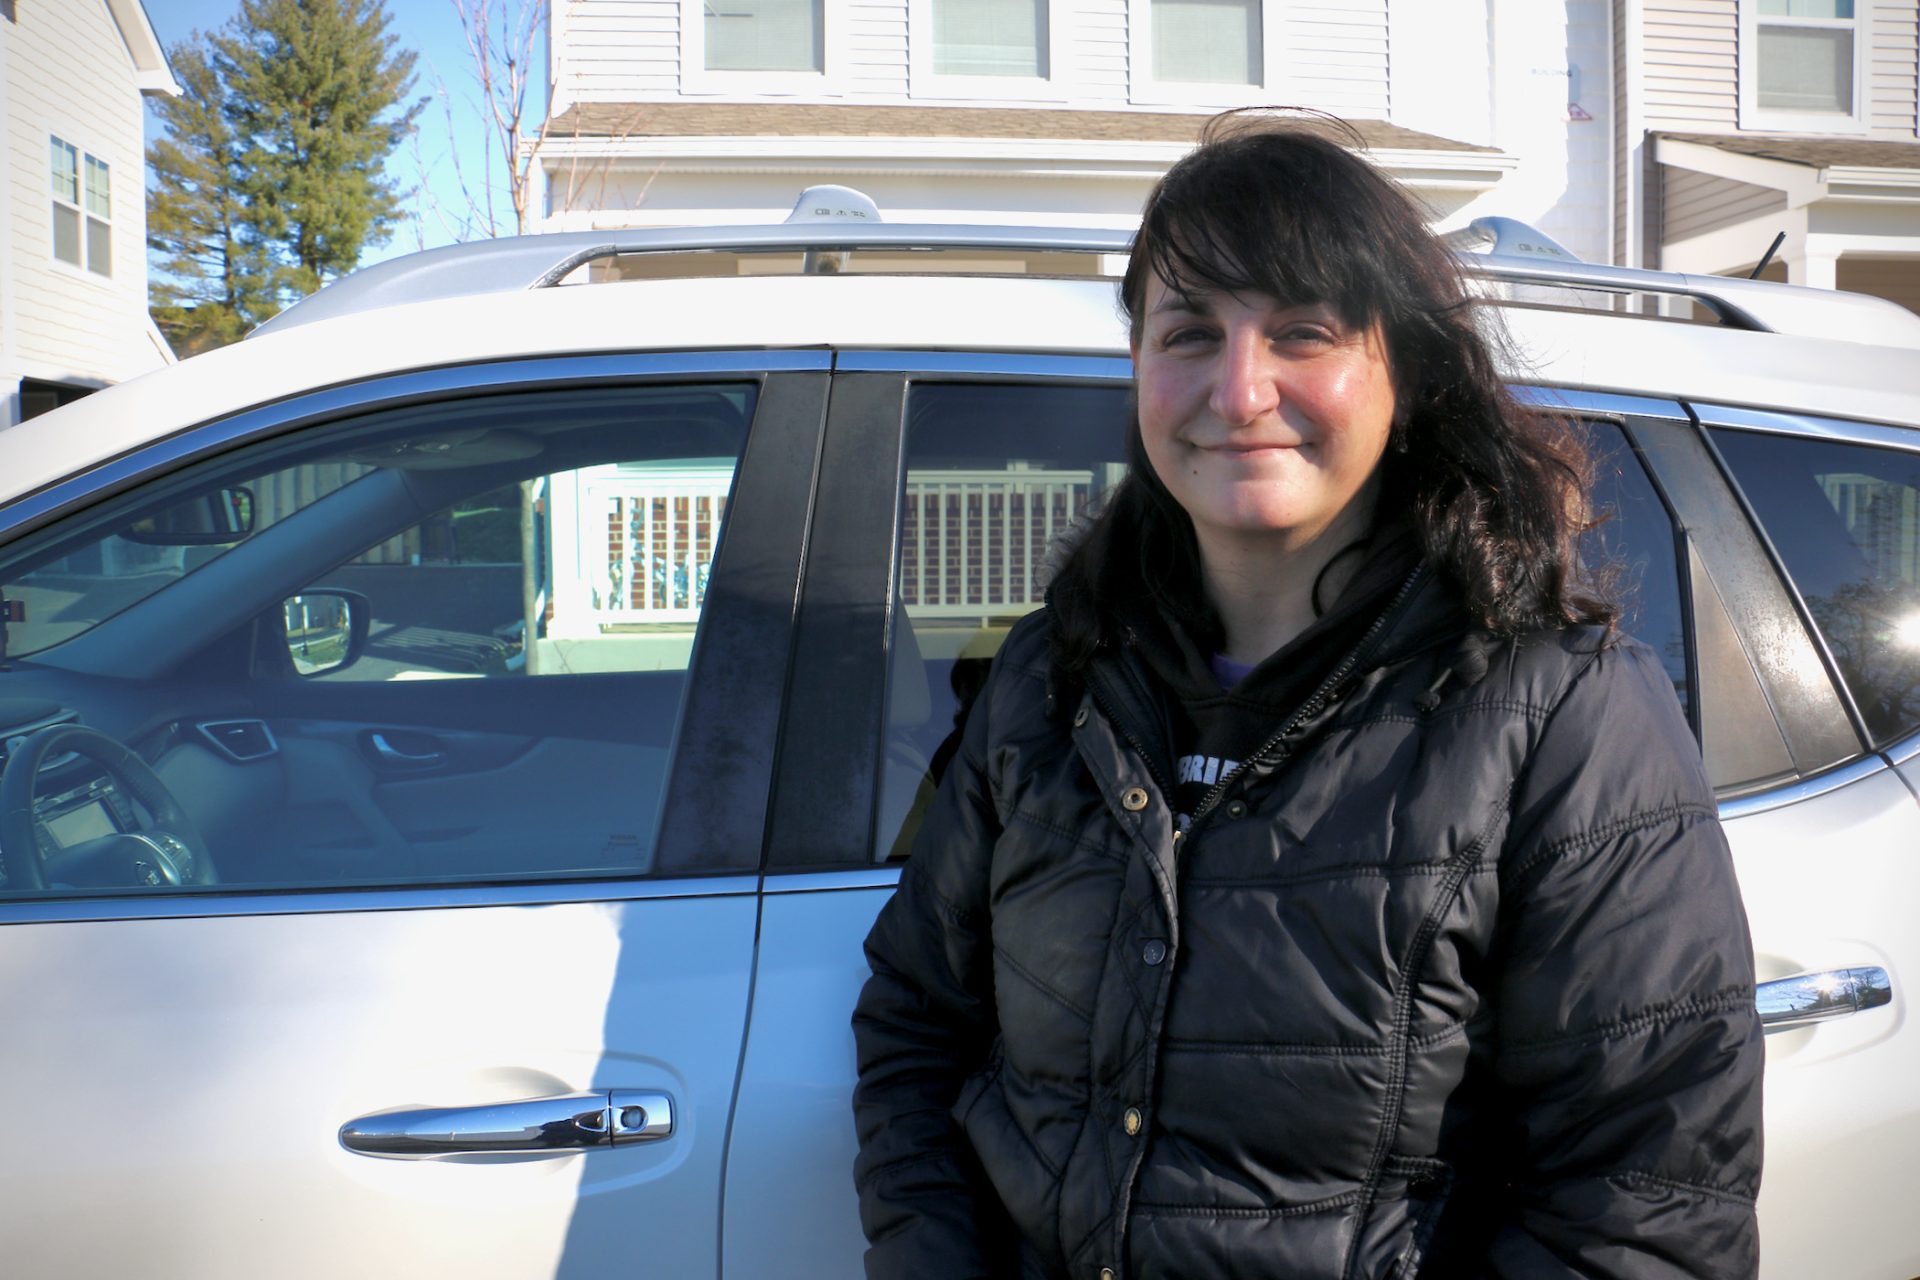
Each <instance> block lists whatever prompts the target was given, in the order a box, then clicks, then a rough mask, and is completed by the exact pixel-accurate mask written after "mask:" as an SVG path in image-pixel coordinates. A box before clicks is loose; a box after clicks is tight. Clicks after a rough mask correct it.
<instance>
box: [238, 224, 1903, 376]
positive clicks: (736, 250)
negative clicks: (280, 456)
mask: <svg viewBox="0 0 1920 1280" xmlns="http://www.w3.org/2000/svg"><path fill="white" fill-rule="evenodd" d="M1443 238H1444V239H1446V240H1447V241H1448V243H1449V244H1450V245H1451V246H1452V247H1453V248H1454V249H1455V251H1456V252H1457V253H1458V254H1459V257H1460V262H1461V265H1462V266H1463V267H1464V268H1465V270H1466V271H1467V273H1468V274H1469V275H1470V276H1474V277H1478V278H1480V279H1484V280H1489V281H1495V282H1499V283H1504V284H1513V285H1536V286H1546V287H1549V288H1554V287H1558V288H1572V289H1594V290H1600V291H1604V292H1608V293H1618V294H1632V293H1643V294H1658V295H1663V296H1671V297H1678V298H1686V299H1688V300H1690V301H1692V302H1695V303H1698V304H1699V305H1701V306H1702V307H1704V308H1706V309H1707V310H1708V311H1709V312H1711V313H1712V314H1713V315H1714V316H1715V318H1717V319H1718V320H1719V322H1720V323H1721V324H1722V325H1725V326H1727V327H1730V328H1736V329H1751V330H1755V331H1759V332H1765V333H1783V334H1794V335H1799V336H1803V337H1819V338H1837V339H1841V340H1844V341H1852V342H1862V343H1869V344H1873V345H1879V346H1901V347H1920V315H1916V314H1915V313H1913V312H1911V311H1909V310H1907V309H1906V308H1905V307H1902V306H1900V305H1898V304H1897V303H1894V302H1890V301H1888V300H1887V299H1885V298H1876V297H1871V296H1868V295H1865V294H1856V293H1840V292H1837V291H1834V290H1831V289H1814V288H1807V287H1805V286H1800V285H1786V284H1777V283H1774V282H1772V281H1765V280H1742V279H1737V278H1734V277H1729V276H1698V275H1682V274H1680V273H1677V272H1670V271H1649V270H1644V269H1641V268H1636V267H1614V266H1608V265H1606V264H1604V263H1596V262H1582V261H1581V260H1580V259H1578V258H1576V257H1575V256H1574V255H1573V254H1572V253H1570V252H1568V251H1567V250H1566V249H1565V248H1563V247H1562V246H1560V245H1559V244H1557V243H1555V242H1554V241H1553V240H1552V238H1551V237H1549V236H1547V235H1545V234H1544V233H1542V232H1540V231H1538V230H1537V229H1535V228H1533V227H1530V226H1528V225H1527V224H1525V223H1523V222H1519V221H1516V220H1514V219H1511V218H1477V219H1475V220H1474V221H1473V222H1472V223H1470V224H1469V225H1468V226H1467V227H1466V228H1464V229H1462V230H1460V231H1455V232H1451V233H1448V234H1447V235H1446V236H1445V237H1443ZM1475 243H1480V244H1490V247H1491V252H1485V253H1476V252H1472V251H1471V247H1472V246H1473V245H1474V244H1475ZM1132 245H1133V232H1131V231H1123V230H1117V229H1110V228H1090V227H1007V226H990V225H953V224H926V223H899V222H882V221H880V220H879V211H878V210H877V209H875V208H874V206H873V202H872V201H871V200H869V199H868V198H867V197H865V196H864V195H862V194H861V193H859V192H857V191H853V190H851V189H849V188H845V187H831V186H819V187H809V188H808V189H807V190H806V191H804V192H802V193H801V195H800V199H799V201H798V202H797V203H796V204H795V206H794V211H793V214H792V215H790V216H789V218H788V220H787V221H785V222H781V223H771V224H760V225H755V226H740V227H654V228H640V229H633V230H624V231H612V232H601V231H575V232H563V233H557V234H546V235H531V236H509V237H504V238H501V239H497V240H478V241H474V242H472V243H469V244H459V245H447V246H443V247H441V248H438V249H427V250H424V251H422V252H420V253H412V254H408V255H406V256H405V257H400V258H392V259H389V260H388V261H386V262H381V263H376V264H375V265H373V266H370V267H364V268H362V269H361V270H359V271H356V272H354V273H353V274H351V275H349V276H346V277H344V278H343V279H340V280H338V281H335V282H334V283H333V284H330V285H328V286H327V287H326V288H324V289H322V290H321V291H320V292H318V293H315V294H313V295H311V296H309V297H306V298H303V299H301V300H300V301H299V302H297V303H295V304H294V305H293V306H291V307H289V308H287V309H286V310H285V311H282V312H281V313H280V314H279V315H277V316H275V317H273V318H272V319H271V320H268V321H267V322H266V323H264V324H262V325H260V326H259V327H258V328H256V329H255V330H253V333H252V334H250V335H248V336H250V337H251V336H255V335H258V334H262V333H279V332H282V331H284V330H287V329H291V328H294V327H296V326H299V325H305V324H310V323H314V322H316V321H321V320H330V319H333V318H336V317H339V316H345V315H353V314H356V313H359V312H363V311H367V310H371V309H373V308H377V307H387V306H399V305H402V304H406V303H413V302H428V301H435V300H443V299H448V298H461V297H472V296H477V295H481V294H493V293H505V292H513V291H518V290H524V289H544V288H549V287H551V286H554V285H557V284H559V283H560V282H561V281H562V280H564V279H565V278H566V277H567V276H568V275H570V274H571V273H572V272H574V271H575V270H577V269H578V268H580V267H581V266H583V265H585V264H587V263H590V262H596V261H601V260H604V259H607V258H615V257H621V256H625V255H630V254H654V253H662V254H664V253H682V254H685V253H732V254H752V253H782V252H786V253H791V252H797V251H798V252H806V253H807V254H808V255H809V261H808V267H807V269H809V270H813V269H816V266H815V264H816V262H817V255H826V254H839V253H848V252H855V251H860V250H868V251H872V250H883V251H893V252H902V251H912V250H935V249H985V250H997V251H1002V252H1040V253H1100V254H1125V253H1127V252H1128V251H1129V250H1130V249H1131V248H1132ZM825 269H831V267H830V266H829V267H826V268H825Z"/></svg>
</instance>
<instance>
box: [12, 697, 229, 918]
mask: <svg viewBox="0 0 1920 1280" xmlns="http://www.w3.org/2000/svg"><path fill="white" fill-rule="evenodd" d="M69 751H70V752H73V753H74V754H76V755H81V756H85V757H86V758H87V759H89V760H91V761H93V763H94V764H96V765H98V766H100V771H101V772H102V773H104V774H106V775H107V777H108V778H110V779H111V780H112V781H113V783H114V784H115V785H116V786H118V787H119V788H120V789H121V790H123V791H125V792H126V793H127V794H128V795H129V796H131V797H132V798H133V799H134V800H135V801H136V802H137V803H138V804H139V805H140V806H141V807H142V808H143V809H145V810H146V811H147V813H148V814H149V815H150V816H151V817H152V824H151V826H149V827H147V828H146V829H144V830H138V831H119V832H115V833H114V834H112V835H108V836H101V837H99V838H98V839H94V840H88V841H85V842H84V843H81V844H78V845H75V846H74V847H72V848H70V849H63V850H61V851H60V852H59V853H58V854H56V855H54V856H53V857H52V858H49V859H47V866H48V868H50V869H58V870H62V871H63V872H65V873H66V874H65V875H63V877H62V878H63V879H68V880H73V881H74V882H75V883H88V884H96V883H97V884H102V885H120V884H133V885H153V886H159V885H172V886H175V887H185V886H188V885H209V884H215V883H218V880H219V877H218V876H217V875H215V874H214V869H213V858H212V856H211V855H209V854H208V852H207V845H206V841H204V840H202V839H201V838H200V832H199V830H198V829H197V828H196V827H195V826H194V825H193V819H192V818H189V817H188V816H187V811H186V810H185V809H183V808H181V807H180V802H179V801H178V800H175V799H174V798H173V793H172V792H171V791H168V790H167V784H166V783H164V782H162V781H160V778H159V775H158V774H156V773H154V771H153V770H152V769H150V768H148V767H147V762H146V761H145V760H142V759H141V758H140V756H139V754H138V753H137V752H135V751H134V750H133V749H132V748H130V747H128V746H126V745H125V744H123V743H120V742H117V741H115V740H114V739H112V738H109V737H108V736H107V735H106V734H104V733H101V732H100V731H99V730H98V729H89V728H87V727H86V726H85V725H79V724H57V725H54V726H52V727H51V728H46V729H42V730H40V731H39V732H38V733H35V734H33V735H31V736H30V737H28V738H25V739H24V740H22V741H21V742H20V744H19V745H18V746H16V747H15V748H14V749H13V751H12V752H11V753H10V754H9V755H8V757H7V766H6V769H5V771H4V772H0V851H4V853H5V857H6V867H7V878H8V880H9V881H10V883H11V886H12V887H13V888H14V889H29V890H30V889H44V888H46V887H47V877H46V875H45V874H44V873H43V870H42V865H41V850H40V839H39V836H38V835H37V834H36V833H35V831H34V829H33V793H34V787H35V784H36V783H37V782H38V781H39V777H40V766H41V765H42V764H43V763H45V761H46V760H47V759H48V757H50V756H53V755H56V754H59V753H61V752H69ZM76 876H77V878H76Z"/></svg>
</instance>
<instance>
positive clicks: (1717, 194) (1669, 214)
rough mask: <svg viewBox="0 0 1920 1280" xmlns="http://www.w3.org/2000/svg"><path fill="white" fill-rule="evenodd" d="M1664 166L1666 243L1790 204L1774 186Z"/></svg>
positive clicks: (1713, 229) (1663, 217)
mask: <svg viewBox="0 0 1920 1280" xmlns="http://www.w3.org/2000/svg"><path fill="white" fill-rule="evenodd" d="M1660 168H1661V173H1662V179H1661V186H1662V191H1661V201H1660V203H1661V210H1662V219H1661V223H1662V233H1663V234H1662V243H1672V242H1673V241H1675V240H1684V239H1686V238H1687V237H1688V236H1697V235H1703V234H1705V233H1706V232H1709V231H1717V230H1719V229H1720V228H1721V227H1728V226H1732V225H1733V224H1734V223H1736V222H1742V221H1744V220H1746V219H1748V218H1751V217H1755V216H1757V215H1759V214H1763V213H1770V212H1773V211H1774V210H1779V209H1785V208H1786V207H1787V197H1786V193H1785V192H1783V191H1776V190H1774V189H1773V188H1772V187H1760V186H1754V185H1753V184H1751V183H1747V182H1735V181H1733V180H1732V179H1730V178H1716V177H1713V176H1711V175H1709V174H1704V173H1695V172H1694V171H1693V170H1691V169H1678V168H1675V167H1673V166H1671V165H1662V166H1660Z"/></svg>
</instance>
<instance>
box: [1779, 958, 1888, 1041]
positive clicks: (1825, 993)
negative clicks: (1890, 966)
mask: <svg viewBox="0 0 1920 1280" xmlns="http://www.w3.org/2000/svg"><path fill="white" fill-rule="evenodd" d="M1753 1003H1754V1007H1755V1008H1757V1009H1758V1010H1759V1011H1760V1025H1761V1026H1763V1027H1765V1028H1766V1029H1767V1030H1768V1031H1783V1030H1785V1029H1786V1028H1788V1027H1797V1026H1801V1025H1803V1024H1805V1023H1810V1022H1821V1021H1824V1020H1826V1019H1828V1018H1840V1017H1845V1016H1846V1015H1847V1014H1849V1013H1858V1012H1860V1011H1861V1010H1862V1009H1878V1008H1880V1007H1881V1006H1882V1005H1888V1004H1892V1003H1893V980H1892V979H1891V978H1889V977H1888V976H1887V971H1886V970H1885V969H1882V968H1880V967H1879V966H1878V965H1863V966H1862V967H1860V968H1857V969H1827V970H1825V971H1823V972H1820V973H1796V974H1794V975H1793V976H1792V977H1791V978H1778V979H1775V980H1774V981H1772V982H1763V983H1761V984H1760V985H1759V986H1757V987H1755V988H1754V991H1753Z"/></svg>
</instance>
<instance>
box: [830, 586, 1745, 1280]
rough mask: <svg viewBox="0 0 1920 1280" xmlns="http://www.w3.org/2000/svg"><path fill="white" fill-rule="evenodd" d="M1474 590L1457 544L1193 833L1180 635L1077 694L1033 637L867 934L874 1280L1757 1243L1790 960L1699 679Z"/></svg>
mask: <svg viewBox="0 0 1920 1280" xmlns="http://www.w3.org/2000/svg"><path fill="white" fill-rule="evenodd" d="M1460 616H1461V615H1460V613H1459V611H1458V610H1457V608H1455V607H1454V606H1453V605H1452V604H1451V603H1450V600H1449V598H1448V596H1447V594H1446V593H1445V591H1444V590H1443V589H1442V588H1440V587H1439V586H1438V585H1437V584H1436V583H1434V582H1433V581H1432V580H1430V579H1427V578H1424V577H1423V576H1421V575H1418V574H1416V577H1415V579H1414V580H1413V582H1411V583H1410V585H1409V586H1408V588H1406V589H1405V590H1404V591H1403V593H1402V595H1401V597H1400V598H1399V599H1397V600H1396V602H1395V604H1394V606H1393V607H1392V608H1391V609H1390V611H1389V614H1388V615H1387V618H1386V620H1385V621H1384V622H1383V625H1382V626H1381V627H1379V628H1377V629H1376V631H1375V632H1374V633H1373V634H1372V635H1371V636H1370V638H1369V639H1368V640H1367V641H1365V642H1363V644H1362V647H1361V649H1360V650H1359V651H1357V653H1356V660H1355V662H1354V663H1353V664H1352V667H1351V669H1350V670H1348V671H1345V672H1343V673H1336V681H1335V684H1334V687H1333V688H1332V689H1331V691H1330V693H1329V696H1327V697H1326V698H1325V699H1324V704H1323V705H1311V703H1310V705H1308V706H1307V707H1305V708H1303V714H1302V715H1301V716H1299V717H1298V723H1296V724H1295V725H1293V727H1292V728H1291V729H1290V730H1289V731H1288V732H1287V734H1286V736H1285V738H1284V740H1283V741H1282V742H1281V743H1280V745H1279V746H1278V748H1277V749H1276V751H1275V752H1274V753H1272V754H1271V755H1270V756H1269V757H1267V761H1266V763H1267V764H1268V765H1270V766H1271V767H1267V768H1262V769H1249V770H1247V771H1245V772H1244V773H1243V774H1242V775H1241V780H1240V781H1238V782H1236V783H1235V784H1234V785H1233V786H1232V787H1231V788H1229V789H1228V790H1227V791H1225V792H1224V793H1223V794H1222V795H1220V796H1219V797H1218V802H1217V803H1215V804H1214V805H1213V806H1212V807H1211V808H1209V809H1207V810H1205V811H1204V812H1203V813H1202V814H1200V815H1197V817H1196V821H1195V824H1194V826H1193V828H1192V831H1191V833H1190V834H1189V835H1188V836H1186V837H1184V838H1180V839H1178V840H1176V838H1175V836H1174V832H1173V826H1172V821H1171V814H1170V813H1169V811H1168V809H1167V806H1166V802H1165V799H1164V796H1165V794H1166V787H1167V781H1166V780H1167V776H1168V769H1169V765H1168V762H1167V761H1166V759H1165V758H1164V755H1165V751H1166V747H1165V744H1164V742H1163V741H1161V737H1162V731H1161V729H1160V726H1161V725H1162V724H1163V723H1164V721H1163V719H1162V717H1161V714H1160V710H1159V704H1158V698H1159V697H1160V696H1161V695H1160V694H1159V693H1158V691H1157V690H1156V689H1155V688H1154V686H1153V685H1152V682H1151V681H1152V678H1151V676H1150V675H1148V673H1147V669H1146V667H1145V665H1144V664H1143V663H1141V662H1140V661H1139V660H1138V655H1137V654H1133V653H1130V652H1128V651H1127V650H1126V649H1124V648H1122V649H1120V650H1119V651H1116V652H1108V651H1104V650H1103V651H1102V656H1101V657H1100V658H1099V659H1098V660H1097V661H1096V662H1095V664H1094V666H1093V668H1092V669H1091V670H1090V672H1089V674H1088V677H1087V679H1086V682H1085V687H1084V688H1078V687H1072V688H1062V689H1056V688H1054V680H1053V676H1052V673H1051V670H1050V663H1049V660H1048V645H1047V635H1046V627H1047V620H1046V616H1045V614H1044V613H1043V614H1040V615H1036V616H1034V617H1031V618H1028V619H1027V620H1025V621H1023V622H1022V623H1021V624H1020V625H1018V626H1017V627H1015V629H1014V631H1013V633H1012V634H1011V635H1010V636H1009V637H1008V640H1007V643H1006V646H1005V648H1004V650H1003V652H1002V654H1001V656H1000V657H999V659H998V660H997V664H996V666H995V669H994V674H993V677H992V679H991V681H990V682H989V684H988V687H987V689H986V690H985V692H984V693H983V694H982V695H981V698H980V700H979V701H978V702H977V703H976V704H975V706H974V708H973V712H972V715H971V717H970V720H969V722H968V725H967V728H966V736H965V743H964V746H963V749H962V750H961V753H960V755H959V757H958V758H957V759H956V761H955V763H954V765H953V768H952V770H951V772H950V773H949V776H948V777H947V779H946V781H945V783H944V785H943V787H942V789H941V792H940V795H939V797H938V800H937V801H936V803H935V807H934V810H933V811H932V812H931V813H930V814H929V816H928V818H927V821H926V824H925V826H924V827H923V829H922V835H921V838H920V839H919V841H918V843H917V844H916V846H915V853H914V857H913V860H912V861H911V862H910V863H909V864H908V866H907V868H906V870H905V873H904V874H903V876H902V878H901V883H900V889H899V892H898V894H897V895H896V896H895V897H894V899H893V900H892V902H891V903H890V904H889V905H888V906H887V908H886V909H885V910H884V911H883V912H882V914H881V916H880V919H879V921H878V923H877V924H876V925H875V926H874V930H873V933H872V936H871V937H870V938H869V939H868V942H867V953H868V958H869V960H870V962H871V964H872V966H873V973H874V976H873V978H872V980H871V981H869V983H868V984H867V987H866V989H865V991H864V993H863V994H862V996H861V999H860V1003H859V1008H858V1010H857V1012H856V1014H855V1017H854V1028H855V1032H856V1036H857V1039H858V1045H859V1059H860V1084H859V1089H858V1092H857V1094H856V1097H855V1110H856V1112H857V1118H858V1123H859V1130H860V1141H861V1152H860V1159H859V1165H858V1168H857V1171H856V1176H857V1181H858V1183H859V1187H860V1198H861V1212H862V1215H863V1219H864V1225H865V1228H866V1231H867V1235H868V1238H869V1240H870V1241H872V1249H871V1250H870V1252H869V1253H868V1257H867V1270H868V1274H869V1276H872V1277H902V1278H904V1277H914V1278H915V1280H931V1278H938V1277H973V1276H989V1275H991V1276H1016V1275H1018V1276H1066V1277H1074V1278H1075V1280H1104V1278H1105V1277H1107V1275H1108V1273H1109V1272H1111V1274H1112V1276H1113V1277H1118V1278H1120V1280H1160V1278H1161V1277H1175V1276H1177V1277H1181V1278H1182V1280H1201V1278H1203V1277H1214V1276H1220V1277H1226V1276H1236V1277H1251V1276H1261V1277H1265V1276H1272V1277H1352V1278H1361V1277H1365V1278H1368V1280H1373V1278H1377V1277H1408V1276H1412V1275H1414V1274H1415V1273H1418V1274H1421V1275H1426V1276H1440V1277H1448V1278H1452V1277H1466V1276H1479V1275H1488V1276H1503V1277H1521V1276H1525V1277H1546V1276H1594V1277H1599V1276H1605V1277H1629V1276H1631V1277H1668V1276H1683V1275H1685V1276H1730V1277H1731V1276H1750V1275H1752V1274H1753V1272H1754V1270H1755V1268H1756V1265H1757V1237H1756V1231H1755V1224H1754V1215H1753V1198H1754V1193H1755V1191H1756V1189H1757V1184H1758V1181H1759V1161H1760V1133H1759V1129H1760V1087H1759V1086H1760V1067H1761V1044H1760V1036H1759V1029H1758V1026H1757V1023H1756V1020H1755V1018H1754V1014H1753V971H1752V954H1751V950H1750V945H1749V942H1748V938H1747V932H1746V926H1745V918H1744V915H1743V913H1742V910H1741V906H1740V900H1739V895H1738V890H1737V888H1736V885H1735V883H1734V876H1733V868H1732V864H1731V861H1730V859H1729V857H1728V854H1727V848H1726V844H1725V841H1724V840H1723V838H1722V836H1721V832H1720V828H1719V825H1718V823H1717V821H1716V818H1715V812H1714V806H1713V801H1712V798H1711V795H1710V793H1709V790H1708V787H1707V783H1706V779H1705V777H1704V774H1703V771H1702V769H1701V765H1700V757H1699V753H1698V751H1697V749H1696V748H1695V746H1694V743H1693V740H1692V738H1691V737H1690V735H1689V734H1688V731H1687V728H1686V725H1685V723H1684V721H1683V720H1682V718H1681V716H1680V715H1679V711H1678V708H1677V706H1676V704H1675V702H1674V698H1673V694H1672V691H1671V686H1670V684H1669V683H1668V680H1667V677H1666V675H1665V673H1664V672H1663V670H1662V669H1661V666H1660V663H1659V661H1658V660H1657V658H1656V657H1655V656H1654V655H1653V654H1652V653H1651V651H1649V650H1648V649H1646V648H1645V647H1644V646H1642V645H1639V644H1637V643H1635V642H1633V641H1630V640H1618V641H1613V642H1611V643H1609V642H1608V641H1607V640H1606V637H1604V636H1603V635H1602V634H1601V633H1600V632H1598V631H1595V630H1592V629H1575V630H1569V631H1565V632H1559V633H1546V634H1540V635H1536V636H1531V637H1526V638H1522V639H1519V640H1512V641H1500V640H1495V639H1493V638H1492V637H1488V636H1486V635H1484V634H1480V633H1473V632H1469V631H1467V630H1466V628H1465V627H1464V626H1463V624H1462V623H1461V622H1460ZM1050 704H1051V705H1050Z"/></svg>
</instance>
